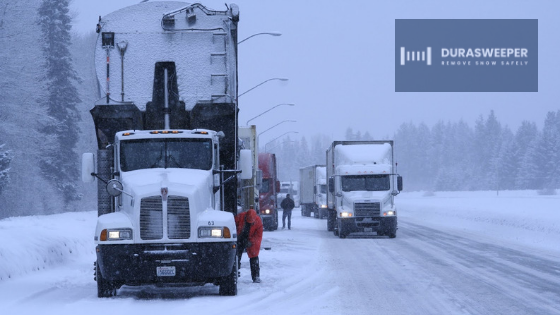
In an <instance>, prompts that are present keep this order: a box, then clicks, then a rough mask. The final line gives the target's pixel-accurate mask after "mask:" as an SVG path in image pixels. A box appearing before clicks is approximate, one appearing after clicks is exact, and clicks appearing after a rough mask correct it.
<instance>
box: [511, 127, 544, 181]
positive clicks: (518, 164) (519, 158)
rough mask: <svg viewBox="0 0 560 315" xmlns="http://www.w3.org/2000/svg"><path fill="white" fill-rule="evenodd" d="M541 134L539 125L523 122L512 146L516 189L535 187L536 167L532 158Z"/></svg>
mask: <svg viewBox="0 0 560 315" xmlns="http://www.w3.org/2000/svg"><path fill="white" fill-rule="evenodd" d="M538 136H539V132H538V130H537V124H535V123H534V122H529V121H523V122H522V123H521V126H520V127H519V129H517V132H516V133H515V139H514V142H513V145H512V150H511V154H512V156H513V157H514V160H512V163H514V164H515V165H514V166H513V167H514V168H515V170H516V173H515V178H514V179H513V180H514V183H515V185H514V187H515V189H530V188H532V187H535V181H536V177H535V175H536V174H535V172H536V169H537V167H536V165H535V163H534V162H535V161H534V159H533V158H532V156H533V150H534V149H535V148H536V141H537V137H538Z"/></svg>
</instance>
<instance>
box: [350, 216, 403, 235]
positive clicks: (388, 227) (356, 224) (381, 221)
mask: <svg viewBox="0 0 560 315" xmlns="http://www.w3.org/2000/svg"><path fill="white" fill-rule="evenodd" d="M340 222H341V224H342V225H343V229H344V230H345V231H347V232H349V233H354V232H381V233H389V232H390V231H396V230H397V217H396V216H391V217H373V218H360V217H355V218H344V219H341V220H340Z"/></svg>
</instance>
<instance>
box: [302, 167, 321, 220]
mask: <svg viewBox="0 0 560 315" xmlns="http://www.w3.org/2000/svg"><path fill="white" fill-rule="evenodd" d="M299 200H300V204H301V215H302V216H306V217H309V216H311V212H313V216H314V217H315V218H319V219H322V218H326V217H327V169H326V167H325V165H310V166H306V167H302V168H300V169H299Z"/></svg>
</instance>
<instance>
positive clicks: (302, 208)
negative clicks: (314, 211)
mask: <svg viewBox="0 0 560 315" xmlns="http://www.w3.org/2000/svg"><path fill="white" fill-rule="evenodd" d="M301 216H302V217H304V216H305V205H301Z"/></svg>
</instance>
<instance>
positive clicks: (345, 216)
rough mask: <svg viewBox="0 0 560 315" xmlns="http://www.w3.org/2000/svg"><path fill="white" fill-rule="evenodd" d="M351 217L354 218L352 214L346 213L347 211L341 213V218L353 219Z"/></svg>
mask: <svg viewBox="0 0 560 315" xmlns="http://www.w3.org/2000/svg"><path fill="white" fill-rule="evenodd" d="M351 216H352V212H346V211H344V212H341V213H340V217H341V218H349V217H351Z"/></svg>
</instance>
